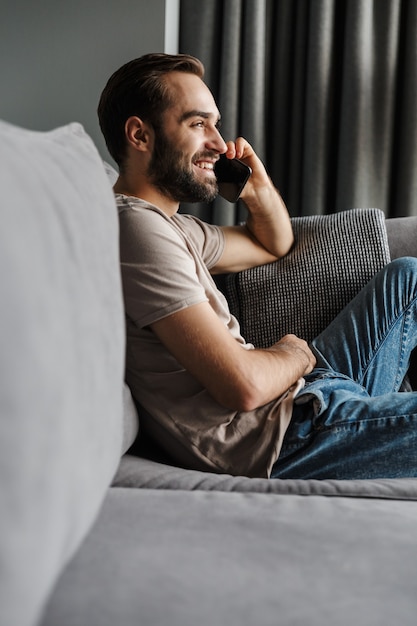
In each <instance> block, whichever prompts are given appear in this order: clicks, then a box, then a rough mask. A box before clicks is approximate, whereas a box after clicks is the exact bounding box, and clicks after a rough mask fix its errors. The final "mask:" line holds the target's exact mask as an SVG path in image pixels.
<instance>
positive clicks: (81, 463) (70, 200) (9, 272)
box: [0, 122, 125, 626]
mask: <svg viewBox="0 0 417 626" xmlns="http://www.w3.org/2000/svg"><path fill="white" fill-rule="evenodd" d="M0 164H1V166H0V189H1V200H0V204H1V229H0V290H1V302H2V305H1V306H2V314H1V325H0V371H1V377H0V412H1V421H0V492H1V515H0V563H1V567H0V623H1V624H4V625H6V624H7V625H10V626H11V625H13V626H26V625H29V624H31V625H32V624H35V623H36V620H37V617H38V615H39V612H40V610H41V609H42V606H43V604H44V602H45V600H46V598H47V596H48V594H49V592H50V589H51V587H52V585H53V583H54V581H55V580H56V577H57V576H58V574H59V572H60V571H61V568H62V567H63V566H64V564H65V563H66V562H67V560H68V559H69V558H70V557H71V555H72V554H73V552H74V550H75V549H76V548H77V546H78V545H79V544H80V542H81V540H82V539H83V537H84V536H85V534H86V532H87V531H88V529H89V528H90V526H91V524H92V523H93V520H94V518H95V515H96V514H97V511H98V509H99V507H100V504H101V502H102V500H103V497H104V495H105V492H106V488H107V486H108V485H109V483H110V481H111V479H112V476H113V474H114V472H115V470H116V468H117V464H118V462H119V460H120V455H121V450H122V436H123V432H122V431H123V375H124V345H125V344H124V341H125V339H124V313H123V302H122V293H121V280H120V275H119V254H118V222H117V213H116V207H115V203H114V198H113V193H112V189H111V186H110V184H109V182H108V180H107V176H106V173H105V170H104V167H103V163H102V160H101V158H100V156H99V154H98V152H97V150H96V148H95V146H94V144H93V142H92V140H91V139H90V138H89V137H88V135H87V134H86V133H85V132H84V130H83V128H82V127H81V126H80V125H79V124H77V123H74V124H69V125H68V126H65V127H62V128H58V129H55V130H53V131H50V132H36V131H30V130H25V129H22V128H17V127H14V126H12V125H9V124H7V123H5V122H1V123H0Z"/></svg>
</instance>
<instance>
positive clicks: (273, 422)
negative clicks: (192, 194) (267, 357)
mask: <svg viewBox="0 0 417 626" xmlns="http://www.w3.org/2000/svg"><path fill="white" fill-rule="evenodd" d="M116 199H117V205H118V210H119V222H120V255H121V270H122V281H123V292H124V299H125V310H126V329H127V348H126V380H127V382H128V384H129V386H130V388H131V390H132V393H133V395H134V397H135V398H136V400H137V401H138V403H139V404H140V405H141V407H143V409H144V411H143V414H141V418H140V420H141V427H143V428H145V429H146V430H147V431H148V432H149V434H150V435H151V436H153V437H154V438H155V439H156V440H157V441H158V443H159V445H160V446H162V448H164V449H165V450H166V451H167V452H168V453H169V454H170V456H171V457H173V458H174V460H175V461H176V462H177V463H178V464H179V465H182V466H185V467H189V468H192V469H200V470H207V471H214V472H219V473H230V474H234V475H246V476H259V477H267V476H269V475H270V471H271V468H272V465H273V463H274V462H275V461H276V459H277V458H278V454H279V450H280V447H281V444H282V439H283V436H284V433H285V430H286V428H287V426H288V424H289V421H290V419H291V413H292V404H293V397H294V395H295V393H296V392H297V391H298V389H299V387H300V385H302V383H301V382H300V383H299V384H298V385H296V386H295V387H294V388H292V389H291V390H289V392H288V393H287V394H286V395H285V397H281V398H278V399H277V400H274V401H273V402H270V403H268V404H266V405H265V406H263V407H260V408H258V409H256V410H255V411H247V412H237V411H233V410H230V409H227V408H225V407H223V406H221V405H220V404H219V403H218V402H216V400H214V398H213V397H212V396H211V395H210V394H209V392H208V391H207V390H206V389H205V388H204V387H202V385H201V384H200V383H199V382H198V381H197V380H196V379H195V378H194V377H193V376H192V375H191V374H190V373H189V372H188V371H187V370H185V369H184V368H183V367H182V366H181V365H180V364H179V363H178V361H177V360H176V359H175V358H174V357H173V356H172V355H171V354H170V353H169V352H168V351H167V350H166V349H165V347H164V345H163V344H162V343H161V342H160V341H159V340H158V338H157V337H156V336H155V334H154V333H153V332H152V331H151V330H150V328H149V325H150V324H152V323H154V322H156V321H158V320H160V319H162V318H164V317H166V316H168V315H171V314H172V313H175V312H177V311H180V310H181V309H184V308H186V307H189V306H192V305H194V304H198V303H200V302H209V303H210V305H211V306H212V307H213V309H214V311H215V312H216V313H217V315H218V316H219V318H220V319H221V320H222V322H223V323H224V324H225V325H226V326H227V328H228V329H229V331H230V333H231V334H232V336H233V337H234V338H235V339H236V341H237V342H239V344H240V345H241V346H242V350H251V349H253V346H252V345H251V344H249V343H246V342H245V340H244V339H243V337H242V336H241V334H240V329H239V324H238V322H237V320H236V318H235V317H234V316H233V315H231V313H230V311H229V307H228V304H227V301H226V299H225V297H224V296H223V294H222V293H221V292H220V291H219V290H218V289H217V287H216V285H215V283H214V281H213V279H212V277H211V275H210V273H209V270H210V268H211V267H213V266H214V265H215V264H216V262H217V261H218V260H219V258H220V256H221V254H222V252H223V248H224V237H223V233H222V231H221V229H220V228H219V227H218V226H213V225H210V224H206V223H204V222H202V221H201V220H199V219H197V218H195V217H192V216H189V215H180V214H176V215H174V216H173V217H167V216H166V215H165V214H164V213H163V212H162V211H161V210H160V209H158V208H157V207H155V206H152V205H149V204H148V203H146V202H144V201H142V200H140V199H138V198H134V197H128V196H122V195H117V196H116Z"/></svg>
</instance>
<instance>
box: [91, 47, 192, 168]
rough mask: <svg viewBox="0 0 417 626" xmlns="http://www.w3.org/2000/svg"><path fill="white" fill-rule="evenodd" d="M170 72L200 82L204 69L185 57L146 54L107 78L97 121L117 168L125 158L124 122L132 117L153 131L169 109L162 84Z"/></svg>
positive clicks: (168, 93) (166, 90)
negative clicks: (150, 126) (183, 74)
mask: <svg viewBox="0 0 417 626" xmlns="http://www.w3.org/2000/svg"><path fill="white" fill-rule="evenodd" d="M169 72H188V73H189V74H195V75H196V76H199V77H200V78H203V76H204V66H203V64H202V63H201V61H199V60H198V59H196V58H195V57H193V56H191V55H188V54H176V55H171V54H163V53H156V54H146V55H144V56H142V57H139V58H138V59H134V60H133V61H129V62H128V63H126V64H125V65H122V67H121V68H119V69H118V70H116V72H114V74H112V76H111V77H110V78H109V80H108V82H107V84H106V86H105V88H104V90H103V93H102V94H101V97H100V102H99V105H98V117H99V123H100V128H101V131H102V133H103V135H104V139H105V141H106V145H107V149H108V151H109V152H110V154H111V156H112V157H113V159H114V160H115V161H116V163H117V164H118V165H119V167H120V165H121V164H122V163H123V160H124V158H125V154H126V141H125V133H124V128H125V123H126V120H127V119H128V118H129V117H131V116H133V115H134V116H137V117H139V118H141V119H142V120H143V121H144V122H147V123H149V124H151V125H152V126H153V127H154V128H155V127H158V125H159V124H160V121H161V116H162V114H163V112H164V111H165V110H166V109H167V108H168V107H169V106H170V104H171V97H170V91H169V88H168V87H167V85H166V82H165V81H164V80H163V77H164V75H165V74H167V73H169Z"/></svg>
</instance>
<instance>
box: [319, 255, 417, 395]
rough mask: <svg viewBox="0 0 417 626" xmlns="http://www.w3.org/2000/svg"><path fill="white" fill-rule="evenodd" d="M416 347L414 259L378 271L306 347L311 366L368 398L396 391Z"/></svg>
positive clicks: (416, 261)
mask: <svg viewBox="0 0 417 626" xmlns="http://www.w3.org/2000/svg"><path fill="white" fill-rule="evenodd" d="M416 345H417V258H414V257H404V258H400V259H396V260H395V261H393V262H392V263H390V264H389V265H387V266H386V267H384V268H383V269H382V270H381V271H380V272H379V273H378V274H377V275H376V276H375V277H374V278H373V279H372V280H371V281H370V283H369V284H368V285H367V286H366V287H365V288H364V289H363V290H362V291H361V292H360V294H358V296H356V298H355V299H354V300H353V301H352V302H351V303H350V304H349V305H348V306H347V307H346V308H345V309H344V310H343V311H342V312H341V313H340V314H339V315H338V316H337V317H336V319H335V320H334V321H333V322H332V323H331V324H330V325H329V326H328V328H326V330H324V332H323V333H321V335H319V336H318V337H317V338H316V339H314V340H313V342H312V346H311V348H312V350H313V352H314V353H315V355H316V357H317V367H318V368H325V369H332V370H334V371H336V372H341V373H343V374H346V375H347V376H349V377H350V378H352V380H355V381H356V382H358V383H359V384H360V385H362V386H363V387H365V388H366V389H367V391H368V393H369V394H370V395H372V396H377V395H380V394H384V393H387V392H388V391H398V390H399V388H400V386H401V383H402V381H403V379H404V376H405V375H406V373H407V369H408V366H409V361H410V354H411V351H412V349H413V348H414V347H415V346H416Z"/></svg>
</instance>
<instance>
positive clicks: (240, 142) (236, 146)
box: [226, 137, 255, 159]
mask: <svg viewBox="0 0 417 626" xmlns="http://www.w3.org/2000/svg"><path fill="white" fill-rule="evenodd" d="M226 145H227V152H226V156H227V157H228V158H229V159H245V158H247V157H250V156H253V155H254V154H255V152H254V150H253V148H252V146H251V145H250V143H249V142H248V141H246V139H244V137H238V138H237V139H236V141H227V142H226Z"/></svg>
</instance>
